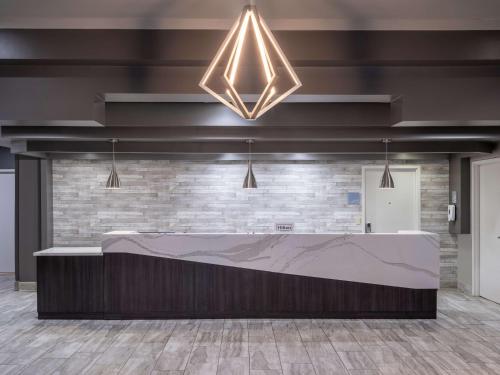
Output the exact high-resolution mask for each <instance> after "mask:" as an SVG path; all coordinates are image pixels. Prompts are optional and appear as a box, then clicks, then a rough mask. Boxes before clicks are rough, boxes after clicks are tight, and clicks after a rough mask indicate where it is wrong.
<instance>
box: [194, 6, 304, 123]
mask: <svg viewBox="0 0 500 375" xmlns="http://www.w3.org/2000/svg"><path fill="white" fill-rule="evenodd" d="M252 40H253V41H254V43H252ZM251 48H254V49H256V52H257V53H256V56H254V55H255V54H254V55H251V54H250V53H249V52H250V51H249V49H251ZM252 58H255V59H256V60H257V64H259V65H260V66H261V70H260V74H262V73H263V74H262V75H263V77H262V80H260V81H259V80H258V78H259V77H255V76H251V77H249V79H247V80H246V82H247V83H248V82H250V87H246V88H245V87H243V86H244V82H245V80H241V79H239V78H241V77H240V76H239V71H241V68H242V66H245V65H248V61H249V60H251V59H252ZM242 60H245V61H244V62H242ZM221 65H222V66H223V72H222V71H221V68H220V66H221ZM245 78H246V77H245ZM256 82H262V85H261V86H262V87H260V88H256V86H255V85H256ZM300 86H302V83H301V82H300V80H299V78H298V77H297V74H295V72H294V70H293V68H292V66H291V65H290V62H289V61H288V59H287V58H286V56H285V54H284V53H283V51H282V50H281V48H280V46H279V45H278V42H277V41H276V39H275V38H274V36H273V34H272V33H271V30H270V29H269V27H268V26H267V25H266V23H265V22H264V20H263V19H262V17H261V15H260V14H259V12H258V11H257V7H256V6H255V5H247V6H245V7H244V8H243V11H242V12H241V15H240V16H239V17H238V19H237V20H236V22H235V24H234V25H233V27H232V28H231V30H230V31H229V34H228V35H227V37H226V39H225V40H224V42H223V43H222V45H221V46H220V48H219V50H218V51H217V53H216V55H215V57H214V59H213V60H212V62H211V64H210V66H209V67H208V69H207V71H206V73H205V75H204V76H203V78H202V79H201V81H200V87H201V88H203V89H204V90H205V91H207V92H208V93H209V94H211V95H213V96H214V97H215V98H216V99H217V100H219V101H220V102H222V103H223V104H225V105H226V106H228V107H229V108H231V109H232V110H233V111H235V112H236V113H238V114H239V115H240V116H241V117H243V118H246V119H256V118H258V117H259V116H261V115H263V114H264V113H266V112H267V111H268V110H270V109H271V108H272V107H274V106H275V105H276V104H278V103H279V102H281V101H282V100H283V99H285V98H286V97H287V96H288V95H290V94H291V93H292V92H294V91H295V90H297V89H298V88H299V87H300ZM255 92H257V93H258V99H257V100H256V102H255V104H254V105H253V107H252V108H250V107H249V106H248V105H247V104H245V103H244V101H243V98H242V93H252V94H255Z"/></svg>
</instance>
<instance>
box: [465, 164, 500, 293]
mask: <svg viewBox="0 0 500 375" xmlns="http://www.w3.org/2000/svg"><path fill="white" fill-rule="evenodd" d="M495 163H500V158H498V157H496V158H491V159H485V160H477V161H472V162H471V202H470V204H471V235H472V286H471V289H472V290H471V294H472V295H473V296H480V285H479V284H480V278H479V274H480V272H481V269H480V261H479V260H480V252H481V244H480V243H479V229H480V226H481V223H480V222H479V198H480V197H479V191H480V190H479V170H480V167H481V166H482V165H486V164H495Z"/></svg>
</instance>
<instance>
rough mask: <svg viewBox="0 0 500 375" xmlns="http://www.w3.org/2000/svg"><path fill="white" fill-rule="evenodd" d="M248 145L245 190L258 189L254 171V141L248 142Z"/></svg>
mask: <svg viewBox="0 0 500 375" xmlns="http://www.w3.org/2000/svg"><path fill="white" fill-rule="evenodd" d="M247 143H248V171H247V175H246V176H245V180H244V181H243V189H257V180H255V176H254V174H253V170H252V143H253V141H252V140H249V141H247Z"/></svg>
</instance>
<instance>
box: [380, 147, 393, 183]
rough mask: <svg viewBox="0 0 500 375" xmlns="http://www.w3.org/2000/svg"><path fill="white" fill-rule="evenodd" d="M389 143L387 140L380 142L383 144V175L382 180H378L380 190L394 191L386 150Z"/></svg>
mask: <svg viewBox="0 0 500 375" xmlns="http://www.w3.org/2000/svg"><path fill="white" fill-rule="evenodd" d="M390 141H391V140H390V139H388V138H385V139H383V140H382V142H384V143H385V168H384V173H383V174H382V178H381V179H380V186H379V188H380V189H394V180H393V179H392V176H391V171H390V169H389V159H388V157H387V148H388V145H389V142H390Z"/></svg>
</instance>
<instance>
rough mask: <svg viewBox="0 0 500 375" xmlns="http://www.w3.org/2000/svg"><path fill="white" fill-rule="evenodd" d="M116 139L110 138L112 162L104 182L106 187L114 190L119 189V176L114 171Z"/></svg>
mask: <svg viewBox="0 0 500 375" xmlns="http://www.w3.org/2000/svg"><path fill="white" fill-rule="evenodd" d="M117 142H118V140H116V139H112V140H111V144H112V145H113V164H112V166H111V173H110V174H109V177H108V181H107V182H106V189H109V190H116V189H120V177H118V173H117V172H116V164H115V143H117Z"/></svg>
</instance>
